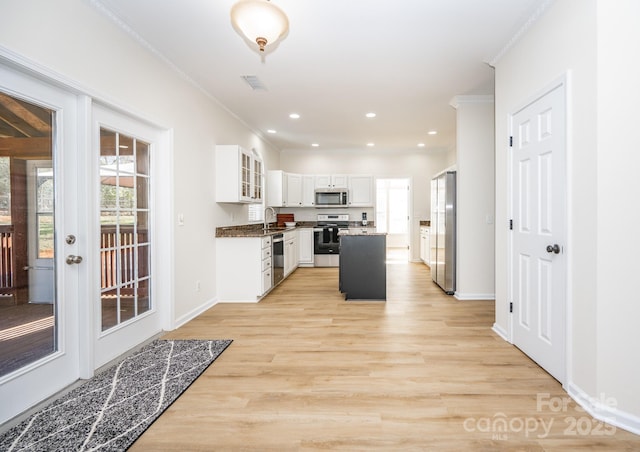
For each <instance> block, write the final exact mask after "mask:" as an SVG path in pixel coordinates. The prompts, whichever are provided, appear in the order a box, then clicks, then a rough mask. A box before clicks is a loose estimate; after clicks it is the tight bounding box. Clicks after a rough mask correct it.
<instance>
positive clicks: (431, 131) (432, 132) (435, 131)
mask: <svg viewBox="0 0 640 452" xmlns="http://www.w3.org/2000/svg"><path fill="white" fill-rule="evenodd" d="M427 133H428V134H429V135H437V134H438V131H437V130H429V131H428V132H427Z"/></svg>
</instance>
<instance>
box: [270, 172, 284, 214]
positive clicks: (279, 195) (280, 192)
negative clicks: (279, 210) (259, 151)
mask: <svg viewBox="0 0 640 452" xmlns="http://www.w3.org/2000/svg"><path fill="white" fill-rule="evenodd" d="M286 183H287V181H286V179H285V172H284V171H282V170H269V171H267V206H269V207H284V206H285V198H286V196H287V193H286V190H287V187H286Z"/></svg>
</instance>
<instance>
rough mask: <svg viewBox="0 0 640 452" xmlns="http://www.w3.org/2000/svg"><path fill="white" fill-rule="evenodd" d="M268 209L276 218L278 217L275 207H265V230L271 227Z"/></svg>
mask: <svg viewBox="0 0 640 452" xmlns="http://www.w3.org/2000/svg"><path fill="white" fill-rule="evenodd" d="M267 210H271V216H272V217H274V218H275V217H276V211H275V209H274V208H273V207H271V206H268V207H265V209H264V215H263V217H264V230H265V231H266V230H267V229H269V222H268V221H267Z"/></svg>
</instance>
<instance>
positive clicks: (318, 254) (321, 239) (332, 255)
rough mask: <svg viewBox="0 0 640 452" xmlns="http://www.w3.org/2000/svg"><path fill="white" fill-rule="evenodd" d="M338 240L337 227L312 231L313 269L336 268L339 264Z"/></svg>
mask: <svg viewBox="0 0 640 452" xmlns="http://www.w3.org/2000/svg"><path fill="white" fill-rule="evenodd" d="M339 259H340V238H339V237H338V228H337V227H324V228H316V229H314V230H313V265H314V266H315V267H338V266H339V264H340V261H339Z"/></svg>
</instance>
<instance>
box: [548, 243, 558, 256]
mask: <svg viewBox="0 0 640 452" xmlns="http://www.w3.org/2000/svg"><path fill="white" fill-rule="evenodd" d="M547 253H555V254H560V246H559V245H558V244H557V243H555V244H553V245H547Z"/></svg>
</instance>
